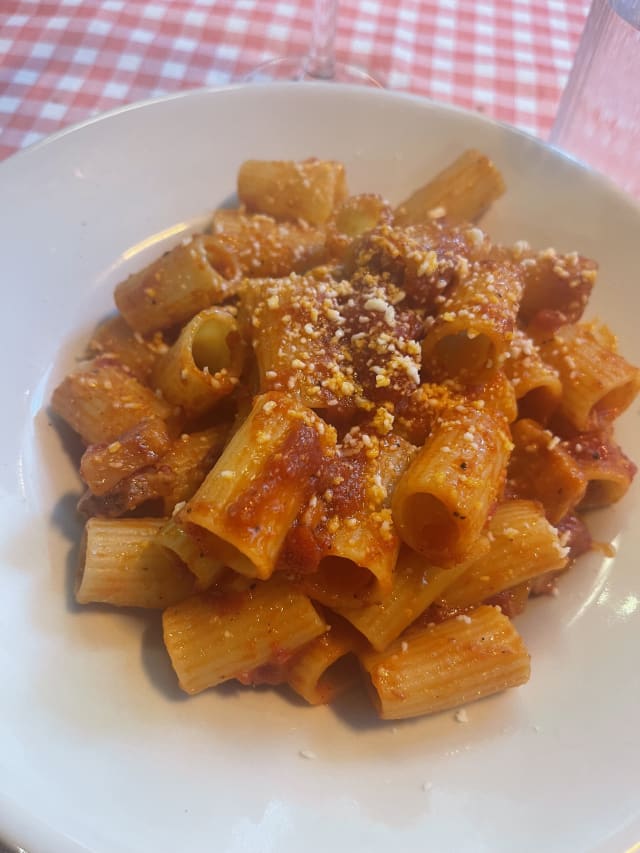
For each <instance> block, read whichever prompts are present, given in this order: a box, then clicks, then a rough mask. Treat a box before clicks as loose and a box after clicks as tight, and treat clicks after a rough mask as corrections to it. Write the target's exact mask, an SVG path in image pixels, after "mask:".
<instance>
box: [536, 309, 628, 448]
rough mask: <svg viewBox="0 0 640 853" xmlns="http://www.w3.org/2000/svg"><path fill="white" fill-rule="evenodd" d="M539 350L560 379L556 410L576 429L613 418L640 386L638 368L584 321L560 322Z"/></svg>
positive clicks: (587, 427) (594, 425) (586, 428)
mask: <svg viewBox="0 0 640 853" xmlns="http://www.w3.org/2000/svg"><path fill="white" fill-rule="evenodd" d="M540 352H541V354H542V357H543V359H544V360H545V361H546V362H547V363H548V364H550V365H551V366H552V367H554V368H555V369H556V370H557V371H558V373H559V375H560V380H561V381H562V399H561V401H560V408H559V412H560V414H561V415H562V416H564V418H566V420H567V421H569V423H570V424H571V425H572V426H573V427H575V429H577V430H578V431H581V432H582V431H588V430H591V429H597V428H598V427H601V426H604V425H605V424H607V423H610V422H611V421H613V420H614V419H615V418H616V417H618V415H619V414H620V413H621V412H623V411H624V410H625V409H627V408H628V407H629V406H630V405H631V403H632V402H633V400H634V399H635V398H636V396H637V394H638V390H639V389H640V370H638V368H637V367H634V366H633V365H631V364H629V362H628V361H627V360H626V359H625V358H623V357H622V356H621V355H618V353H617V352H615V350H614V349H613V348H611V347H610V346H606V345H603V343H602V337H601V336H600V338H599V337H597V336H596V335H595V334H594V333H593V331H592V330H591V329H590V327H589V326H588V325H586V324H577V325H575V326H562V328H560V329H558V331H557V332H556V333H555V335H554V336H553V338H552V339H551V340H548V341H545V342H543V343H542V345H541V347H540Z"/></svg>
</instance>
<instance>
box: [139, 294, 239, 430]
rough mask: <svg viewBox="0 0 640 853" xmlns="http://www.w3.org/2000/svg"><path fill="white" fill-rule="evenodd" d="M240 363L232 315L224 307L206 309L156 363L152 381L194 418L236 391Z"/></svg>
mask: <svg viewBox="0 0 640 853" xmlns="http://www.w3.org/2000/svg"><path fill="white" fill-rule="evenodd" d="M243 363H244V343H243V341H242V339H241V337H240V335H239V333H238V326H237V323H236V320H235V318H234V317H233V315H232V314H231V313H230V312H229V311H228V310H227V309H225V308H217V307H214V308H207V309H205V310H204V311H201V312H200V313H199V314H196V316H195V317H193V319H192V320H190V321H189V323H187V325H186V326H185V327H184V328H183V330H182V331H181V333H180V336H179V337H178V340H177V341H176V342H175V343H174V344H173V346H172V347H171V348H170V349H169V351H168V352H167V353H166V355H164V356H163V357H162V358H161V359H160V361H159V362H158V363H157V364H156V366H155V369H154V372H153V381H154V384H155V385H156V387H157V388H159V389H160V390H161V391H162V394H163V396H164V397H165V399H167V400H169V402H170V403H173V404H174V405H176V406H180V407H181V408H182V410H183V412H184V413H185V415H186V416H187V417H195V416H197V415H201V414H203V413H204V412H206V411H208V410H209V409H211V408H213V406H215V405H216V403H218V402H219V401H220V400H221V399H222V398H223V397H226V396H228V395H229V394H231V393H232V391H234V390H235V388H236V386H237V385H238V382H239V377H240V374H241V372H242V366H243Z"/></svg>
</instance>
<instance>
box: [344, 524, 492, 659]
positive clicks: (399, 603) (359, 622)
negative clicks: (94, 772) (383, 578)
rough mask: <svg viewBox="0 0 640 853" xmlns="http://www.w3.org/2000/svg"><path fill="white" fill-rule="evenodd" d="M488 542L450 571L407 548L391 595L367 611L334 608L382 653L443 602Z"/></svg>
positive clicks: (484, 542)
mask: <svg viewBox="0 0 640 853" xmlns="http://www.w3.org/2000/svg"><path fill="white" fill-rule="evenodd" d="M488 547H489V543H488V540H487V539H484V538H483V539H480V540H478V543H477V545H476V546H474V548H473V557H472V558H470V559H468V560H465V561H464V562H462V563H458V565H456V566H453V567H451V568H447V569H441V568H440V567H438V566H433V565H430V564H429V563H428V562H427V561H426V560H425V558H424V557H422V556H421V555H420V554H416V553H415V551H412V550H411V549H410V548H408V547H407V546H406V545H405V546H404V547H403V548H402V549H401V551H400V555H399V557H398V562H397V564H396V568H395V572H394V574H393V587H392V589H391V592H390V593H389V595H388V596H387V597H386V598H384V599H383V600H382V601H380V602H378V603H376V604H367V605H365V606H364V607H345V608H339V607H338V608H335V609H336V610H337V612H338V613H339V614H340V615H341V616H343V617H344V618H345V619H346V620H347V621H349V622H350V623H351V624H352V625H353V626H354V628H357V629H358V631H359V632H360V633H361V634H364V636H365V637H366V638H367V640H369V642H370V643H371V645H372V646H373V648H374V649H377V650H378V651H382V650H383V649H386V648H387V646H388V645H389V644H390V643H391V642H393V640H395V639H396V638H397V637H399V636H400V634H402V632H403V631H404V630H405V629H406V628H408V627H409V625H411V623H412V622H415V620H416V619H417V618H418V617H419V616H420V615H421V614H422V613H423V612H424V611H425V610H426V609H427V607H429V605H430V604H433V602H434V601H435V600H436V599H438V598H440V597H441V596H442V595H443V592H444V591H445V590H446V588H447V587H448V586H451V584H453V583H454V582H455V581H456V580H457V579H458V578H459V577H460V576H461V575H462V574H463V573H464V572H466V571H467V569H468V568H469V564H470V563H471V562H472V560H474V559H477V557H478V556H479V554H480V553H482V552H484V551H486V550H488Z"/></svg>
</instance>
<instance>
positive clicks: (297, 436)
mask: <svg viewBox="0 0 640 853" xmlns="http://www.w3.org/2000/svg"><path fill="white" fill-rule="evenodd" d="M334 444H335V431H334V430H333V429H332V428H331V427H329V426H327V425H326V424H325V423H324V422H323V421H322V420H320V418H318V417H317V416H316V415H315V414H314V413H313V412H312V411H311V410H310V409H307V408H305V407H304V406H302V405H300V403H298V402H296V401H295V400H293V399H292V398H290V397H287V396H285V395H284V394H278V393H271V394H263V395H261V396H259V397H257V398H256V401H255V403H254V406H253V409H252V410H251V414H250V415H249V417H248V418H247V420H246V421H245V422H244V423H243V424H242V426H241V427H240V428H239V429H238V431H237V432H236V433H235V434H234V436H233V438H232V439H231V441H230V442H229V444H227V446H226V447H225V449H224V451H223V453H222V456H221V457H220V459H219V460H218V461H217V463H216V464H215V466H214V468H213V470H212V471H211V472H210V473H209V474H208V476H207V478H206V479H205V481H204V483H203V484H202V485H201V486H200V488H199V489H198V491H197V492H196V494H195V495H194V496H193V498H191V500H190V501H189V503H188V504H187V506H186V507H185V508H184V509H183V510H182V511H181V512H180V514H179V519H178V520H179V521H183V522H184V523H190V524H195V525H197V526H200V527H203V528H204V529H205V530H208V531H209V532H210V533H212V534H213V535H214V536H215V537H217V541H218V546H219V556H220V557H221V559H223V560H224V561H225V562H226V564H227V565H229V566H231V568H233V569H235V570H236V571H238V572H240V573H241V574H246V575H249V576H251V577H258V578H262V579H265V578H268V577H269V576H270V575H271V574H272V573H273V571H274V569H275V566H276V561H277V557H278V552H279V551H280V548H281V547H282V543H283V542H284V539H285V537H286V535H287V532H288V530H289V528H290V526H291V525H292V523H293V521H294V520H295V518H296V516H297V515H298V513H299V511H300V509H301V507H302V506H303V505H304V504H305V503H306V501H307V500H308V498H309V497H310V492H311V491H312V489H313V477H314V476H315V475H316V474H317V473H318V471H319V469H320V466H321V465H322V462H323V459H324V458H325V456H326V455H328V454H329V452H330V451H331V449H332V446H333V445H334Z"/></svg>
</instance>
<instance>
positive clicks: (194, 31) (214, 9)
mask: <svg viewBox="0 0 640 853" xmlns="http://www.w3.org/2000/svg"><path fill="white" fill-rule="evenodd" d="M588 5H589V0H343V2H341V3H340V13H339V21H338V28H337V37H336V53H337V57H338V59H339V60H341V61H344V62H348V63H351V64H355V65H358V66H360V67H363V68H366V69H367V70H368V71H369V72H370V73H371V74H373V75H374V76H375V77H376V78H377V79H378V80H379V82H380V83H381V84H382V85H383V86H385V87H387V88H389V89H395V90H399V91H405V92H412V93H415V94H419V95H424V96H427V97H430V98H433V99H435V100H438V101H441V102H445V103H453V104H456V105H458V106H461V107H467V108H470V109H475V110H479V111H481V112H483V113H485V114H486V115H489V116H492V117H494V118H496V119H499V120H501V121H504V122H507V123H509V124H513V125H515V126H516V127H519V128H520V129H522V130H525V131H528V132H529V133H533V134H536V135H538V136H541V137H546V135H547V134H548V132H549V129H550V127H551V124H552V121H553V117H554V114H555V111H556V108H557V105H558V101H559V98H560V94H561V92H562V88H563V86H564V84H565V82H566V79H567V76H568V73H569V70H570V67H571V63H572V61H573V56H574V54H575V50H576V48H577V45H578V41H579V38H580V34H581V31H582V28H583V25H584V21H585V18H586V14H587V10H588ZM312 6H313V4H312V3H311V2H310V0H307V2H303V0H48V2H45V0H0V159H2V158H6V157H8V156H9V155H11V154H12V153H14V152H15V151H17V150H18V149H19V148H24V147H26V146H28V145H31V144H32V143H33V142H35V141H37V140H38V139H40V138H42V137H43V136H46V135H47V134H50V133H52V132H54V131H56V130H59V129H60V128H62V127H65V126H67V125H69V124H72V123H74V122H78V121H81V120H83V119H86V118H88V117H90V116H93V115H96V114H98V113H101V112H104V111H106V110H110V109H113V108H114V107H118V106H121V105H123V104H128V103H132V102H135V101H140V100H144V99H147V98H150V97H156V96H159V95H163V94H166V93H170V92H176V91H179V90H183V89H192V88H197V87H201V86H211V85H214V86H219V85H224V84H227V83H230V82H234V81H238V80H240V79H242V77H243V75H245V74H246V73H247V72H248V71H250V70H251V69H252V68H254V67H255V66H256V65H258V64H260V63H261V62H263V61H265V60H267V59H269V58H271V57H274V56H286V55H288V56H291V55H295V54H303V53H304V52H305V50H306V47H307V43H308V38H309V32H310V22H311V14H312Z"/></svg>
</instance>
